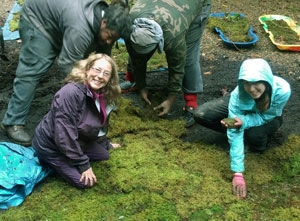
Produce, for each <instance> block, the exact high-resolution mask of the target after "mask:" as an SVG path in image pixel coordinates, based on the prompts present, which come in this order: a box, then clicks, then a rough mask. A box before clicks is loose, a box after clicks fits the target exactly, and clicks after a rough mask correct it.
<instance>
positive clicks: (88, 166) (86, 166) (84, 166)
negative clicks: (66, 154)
mask: <svg viewBox="0 0 300 221" xmlns="http://www.w3.org/2000/svg"><path fill="white" fill-rule="evenodd" d="M90 167H91V166H90V164H89V163H86V164H83V165H80V166H78V167H77V168H78V170H79V173H80V174H81V173H83V172H84V171H86V170H88V169H89V168H90Z"/></svg>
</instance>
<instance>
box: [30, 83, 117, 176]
mask: <svg viewBox="0 0 300 221" xmlns="http://www.w3.org/2000/svg"><path fill="white" fill-rule="evenodd" d="M114 109H115V106H114V105H107V106H106V112H107V118H106V123H105V124H104V126H103V127H101V126H100V125H101V122H100V114H99V111H98V109H97V107H96V104H95V101H94V99H93V95H92V93H91V91H90V90H88V89H87V87H86V86H85V85H84V84H81V83H68V84H66V85H65V86H63V87H62V88H61V89H60V90H59V91H58V92H57V93H56V94H55V96H54V98H53V101H52V104H51V108H50V111H49V112H48V113H47V114H46V115H45V116H44V117H43V119H42V120H41V122H40V123H39V124H38V126H37V128H36V129H35V134H34V140H35V145H34V149H35V150H36V151H37V152H38V153H40V154H42V155H51V154H53V155H57V154H58V155H60V154H61V155H63V156H65V157H66V158H67V159H68V162H69V164H70V165H71V166H75V167H77V168H78V169H79V170H80V171H85V170H86V169H88V168H89V167H90V162H89V158H88V156H87V155H85V154H84V152H83V149H84V148H88V145H87V144H88V143H89V142H93V141H94V142H96V141H97V139H100V140H102V141H103V139H106V140H107V138H106V132H107V126H108V119H109V117H108V116H109V114H110V112H111V111H112V110H114ZM104 143H107V145H109V142H104ZM103 148H106V149H108V148H109V147H108V146H106V147H103Z"/></svg>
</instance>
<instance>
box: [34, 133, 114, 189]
mask: <svg viewBox="0 0 300 221" xmlns="http://www.w3.org/2000/svg"><path fill="white" fill-rule="evenodd" d="M35 143H36V142H35V139H33V141H32V146H33V147H34V146H36V145H35ZM108 148H109V142H108V140H107V139H103V140H101V141H100V142H99V141H98V142H97V141H95V142H90V143H88V145H87V146H86V147H85V148H84V151H83V152H84V154H86V155H87V156H88V157H89V159H90V161H103V160H108V159H109V152H108V150H107V149H108ZM37 156H38V158H39V160H40V162H41V164H46V165H48V166H50V167H51V168H53V169H54V170H55V172H57V173H58V174H59V175H60V176H61V177H62V178H63V179H64V180H66V181H67V182H68V183H69V184H71V185H73V186H75V187H77V188H79V189H83V188H86V186H85V185H84V184H83V183H82V182H79V180H80V178H81V174H80V172H79V170H78V168H77V167H76V166H72V165H70V163H69V162H68V159H67V158H66V157H65V156H64V155H62V154H51V155H50V154H47V155H46V154H42V153H40V152H39V151H38V150H37Z"/></svg>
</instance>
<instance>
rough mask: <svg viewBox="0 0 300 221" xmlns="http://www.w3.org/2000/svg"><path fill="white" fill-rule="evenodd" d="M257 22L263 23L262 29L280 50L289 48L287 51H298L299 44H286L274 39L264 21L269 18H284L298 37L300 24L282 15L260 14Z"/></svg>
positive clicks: (269, 19) (299, 49) (299, 48)
mask: <svg viewBox="0 0 300 221" xmlns="http://www.w3.org/2000/svg"><path fill="white" fill-rule="evenodd" d="M258 20H259V22H260V23H261V24H263V28H264V30H265V31H266V32H267V33H268V34H269V38H270V39H271V41H272V43H273V44H274V45H276V47H277V48H278V49H280V50H289V51H300V45H287V44H280V43H278V42H276V41H275V39H274V35H273V33H272V32H271V31H269V30H268V26H267V24H266V23H265V22H266V21H271V20H284V21H285V22H286V23H287V24H288V26H289V27H290V29H292V30H293V31H295V32H296V33H297V35H298V36H299V39H300V26H298V25H296V24H295V22H294V21H293V19H291V18H290V17H287V16H284V15H262V16H260V17H259V19H258Z"/></svg>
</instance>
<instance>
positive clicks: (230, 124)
mask: <svg viewBox="0 0 300 221" xmlns="http://www.w3.org/2000/svg"><path fill="white" fill-rule="evenodd" d="M223 121H224V122H225V123H226V124H227V125H228V128H234V123H235V120H234V118H224V119H223Z"/></svg>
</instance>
